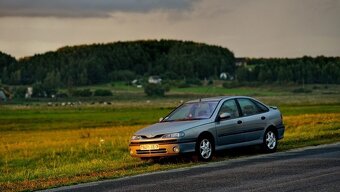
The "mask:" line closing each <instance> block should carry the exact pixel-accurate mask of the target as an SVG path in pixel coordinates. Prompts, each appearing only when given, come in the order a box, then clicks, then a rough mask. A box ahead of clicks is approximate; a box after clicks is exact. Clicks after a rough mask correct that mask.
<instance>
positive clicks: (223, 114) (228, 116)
mask: <svg viewBox="0 0 340 192" xmlns="http://www.w3.org/2000/svg"><path fill="white" fill-rule="evenodd" d="M230 117H231V114H230V113H222V114H220V115H219V116H218V120H219V121H221V120H225V119H229V118H230Z"/></svg>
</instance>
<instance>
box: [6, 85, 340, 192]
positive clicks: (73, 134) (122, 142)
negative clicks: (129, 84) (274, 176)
mask: <svg viewBox="0 0 340 192" xmlns="http://www.w3.org/2000/svg"><path fill="white" fill-rule="evenodd" d="M122 86H123V85H122ZM203 89H204V88H200V89H199V90H198V91H202V90H203ZM260 90H261V89H259V90H257V89H256V91H260ZM192 91H193V90H192ZM242 91H247V90H246V89H243V88H242V90H241V91H240V92H239V93H241V92H242ZM250 91H254V90H250ZM189 93H190V94H192V92H188V95H190V94H189ZM234 93H236V91H235V92H234ZM244 93H246V92H244ZM263 93H264V94H263V95H259V96H256V98H258V99H260V100H261V101H264V102H265V103H268V104H270V105H276V106H278V107H279V108H280V110H281V112H282V113H283V115H284V122H285V124H286V133H285V138H284V140H282V141H281V142H280V145H279V148H278V149H279V150H280V151H282V150H287V149H293V148H297V147H303V146H310V145H318V144H324V143H332V142H338V141H340V101H339V98H340V97H339V95H338V94H329V95H323V94H321V93H312V94H296V95H291V94H289V93H288V92H285V91H281V92H275V94H270V93H268V94H266V93H265V91H263ZM281 93H282V94H281ZM138 94H139V93H138ZM181 94H185V92H179V93H178V95H181ZM195 94H196V93H194V95H191V96H187V95H185V97H181V96H178V95H177V93H176V94H174V95H170V96H169V97H166V98H154V99H150V98H145V97H144V96H142V97H139V98H138V99H133V100H129V99H127V100H119V101H113V102H112V105H102V104H95V105H91V104H89V103H86V102H85V103H83V105H80V106H58V107H48V106H47V104H46V103H44V102H34V104H29V106H22V105H5V106H0V191H12V190H14V191H20V190H36V189H45V188H50V187H54V186H61V185H68V184H73V183H80V182H87V181H95V180H100V179H105V178H118V177H122V176H128V175H135V174H139V173H145V172H152V171H156V170H167V169H173V168H178V167H186V166H192V165H195V164H197V163H198V162H195V161H192V160H187V159H176V160H175V161H173V160H171V161H168V162H165V163H161V164H158V163H151V162H143V161H141V160H139V159H135V158H131V157H130V155H129V153H128V150H127V147H128V142H129V138H130V136H131V135H132V134H133V133H134V132H135V131H137V130H138V129H140V128H142V127H144V126H146V125H148V124H152V123H154V122H157V121H158V119H159V117H162V116H165V115H166V114H167V113H168V112H170V111H171V109H173V108H174V107H175V106H176V105H178V104H179V103H180V101H181V100H188V99H191V97H192V98H195V97H196V98H197V96H199V95H200V94H198V95H195ZM132 96H133V94H132V93H131V97H132ZM58 102H59V101H58ZM235 151H237V152H230V151H228V152H223V153H222V155H219V156H217V158H216V159H215V160H217V161H218V160H223V159H229V158H235V157H238V156H240V155H252V154H254V152H249V151H248V152H245V153H240V152H238V150H235ZM235 154H236V155H235Z"/></svg>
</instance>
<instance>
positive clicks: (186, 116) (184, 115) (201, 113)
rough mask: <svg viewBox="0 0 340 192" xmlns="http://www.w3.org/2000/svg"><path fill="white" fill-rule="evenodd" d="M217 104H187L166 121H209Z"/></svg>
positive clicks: (215, 102)
mask: <svg viewBox="0 0 340 192" xmlns="http://www.w3.org/2000/svg"><path fill="white" fill-rule="evenodd" d="M217 104H218V102H217V101H202V102H194V103H185V104H183V105H182V106H180V107H178V108H177V109H176V110H175V111H173V112H172V113H171V114H170V115H169V116H167V117H166V118H165V119H164V121H185V120H198V119H209V118H210V117H211V115H212V114H213V112H214V111H215V109H216V106H217Z"/></svg>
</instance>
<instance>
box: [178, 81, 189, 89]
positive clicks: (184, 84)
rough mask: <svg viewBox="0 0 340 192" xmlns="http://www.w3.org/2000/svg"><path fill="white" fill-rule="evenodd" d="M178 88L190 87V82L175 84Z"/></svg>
mask: <svg viewBox="0 0 340 192" xmlns="http://www.w3.org/2000/svg"><path fill="white" fill-rule="evenodd" d="M177 87H178V88H188V87H190V84H187V83H186V82H184V81H183V82H180V83H179V84H178V85H177Z"/></svg>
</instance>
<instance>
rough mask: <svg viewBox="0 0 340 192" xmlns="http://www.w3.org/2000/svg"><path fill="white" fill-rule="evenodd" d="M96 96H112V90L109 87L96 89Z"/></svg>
mask: <svg viewBox="0 0 340 192" xmlns="http://www.w3.org/2000/svg"><path fill="white" fill-rule="evenodd" d="M94 96H112V92H111V91H110V90H107V89H97V90H95V91H94Z"/></svg>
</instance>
